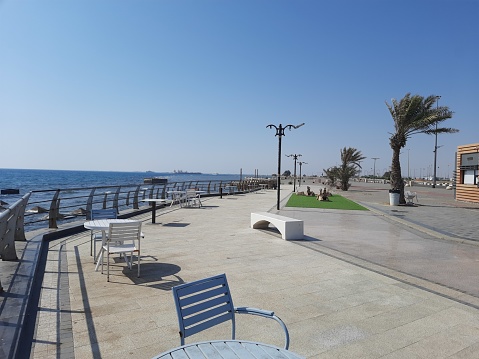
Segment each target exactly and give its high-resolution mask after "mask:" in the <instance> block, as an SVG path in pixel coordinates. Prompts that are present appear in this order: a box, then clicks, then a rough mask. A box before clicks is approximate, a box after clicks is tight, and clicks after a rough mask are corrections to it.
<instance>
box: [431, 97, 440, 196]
mask: <svg viewBox="0 0 479 359" xmlns="http://www.w3.org/2000/svg"><path fill="white" fill-rule="evenodd" d="M440 98H441V96H438V97H437V100H436V110H437V109H439V99H440ZM437 149H438V147H437V121H436V133H435V141H434V171H433V173H434V177H433V179H432V188H436V163H437Z"/></svg>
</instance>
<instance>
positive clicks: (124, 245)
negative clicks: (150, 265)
mask: <svg viewBox="0 0 479 359" xmlns="http://www.w3.org/2000/svg"><path fill="white" fill-rule="evenodd" d="M141 236H142V235H141V222H126V223H110V227H109V230H108V235H107V238H106V243H105V244H104V245H103V246H102V249H101V251H102V252H101V257H100V258H101V259H100V260H101V272H102V273H103V264H104V260H105V253H106V262H107V281H108V282H109V281H110V254H120V255H121V254H123V257H124V258H125V262H126V263H127V265H128V268H130V270H131V269H132V266H133V254H134V253H136V256H137V262H138V277H140V238H141ZM128 253H129V254H130V259H129V260H128V257H127V254H128Z"/></svg>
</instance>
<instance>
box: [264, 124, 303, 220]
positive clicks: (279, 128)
mask: <svg viewBox="0 0 479 359" xmlns="http://www.w3.org/2000/svg"><path fill="white" fill-rule="evenodd" d="M303 125H304V122H303V123H302V124H300V125H296V126H294V125H286V126H284V127H283V125H281V124H279V126H275V125H268V126H266V128H274V129H275V130H276V135H275V136H278V176H277V181H278V182H277V186H276V188H277V192H278V193H277V201H276V209H277V210H278V211H279V202H280V199H281V192H280V186H281V137H283V136H284V130H286V129H289V130H290V131H291V128H294V129H296V128H299V127H301V126H303Z"/></svg>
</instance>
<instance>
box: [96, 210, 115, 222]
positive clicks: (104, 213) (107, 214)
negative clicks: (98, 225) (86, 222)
mask: <svg viewBox="0 0 479 359" xmlns="http://www.w3.org/2000/svg"><path fill="white" fill-rule="evenodd" d="M114 218H117V212H116V209H115V208H109V209H92V210H91V219H93V220H94V219H114Z"/></svg>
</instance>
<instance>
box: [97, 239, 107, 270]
mask: <svg viewBox="0 0 479 359" xmlns="http://www.w3.org/2000/svg"><path fill="white" fill-rule="evenodd" d="M101 235H102V237H101V238H102V239H101V247H100V252H99V253H98V254H97V255H96V266H95V272H98V267H99V266H100V261H102V260H103V246H104V245H105V239H106V231H105V230H102V231H101Z"/></svg>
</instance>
